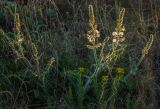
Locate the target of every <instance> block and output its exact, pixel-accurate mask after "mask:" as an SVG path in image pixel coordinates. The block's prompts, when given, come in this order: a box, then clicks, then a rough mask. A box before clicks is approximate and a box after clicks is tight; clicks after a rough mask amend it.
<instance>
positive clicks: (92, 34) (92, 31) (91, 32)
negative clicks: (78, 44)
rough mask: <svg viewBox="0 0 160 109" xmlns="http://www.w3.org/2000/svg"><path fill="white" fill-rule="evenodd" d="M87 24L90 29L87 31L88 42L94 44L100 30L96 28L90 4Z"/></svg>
mask: <svg viewBox="0 0 160 109" xmlns="http://www.w3.org/2000/svg"><path fill="white" fill-rule="evenodd" d="M89 26H90V30H89V31H88V32H87V38H88V41H89V42H90V43H92V44H94V43H95V39H96V38H98V37H100V32H99V31H98V30H97V24H96V22H95V17H94V12H93V6H92V5H89Z"/></svg>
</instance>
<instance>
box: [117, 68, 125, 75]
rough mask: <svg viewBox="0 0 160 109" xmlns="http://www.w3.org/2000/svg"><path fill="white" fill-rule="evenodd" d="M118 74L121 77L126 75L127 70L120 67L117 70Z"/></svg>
mask: <svg viewBox="0 0 160 109" xmlns="http://www.w3.org/2000/svg"><path fill="white" fill-rule="evenodd" d="M116 73H117V74H120V75H123V74H124V73H125V69H124V68H122V67H118V68H116Z"/></svg>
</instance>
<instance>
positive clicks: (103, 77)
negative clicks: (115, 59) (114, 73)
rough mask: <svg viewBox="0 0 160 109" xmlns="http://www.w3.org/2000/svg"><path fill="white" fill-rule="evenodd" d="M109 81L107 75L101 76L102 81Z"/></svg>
mask: <svg viewBox="0 0 160 109" xmlns="http://www.w3.org/2000/svg"><path fill="white" fill-rule="evenodd" d="M108 79H109V76H108V75H103V76H102V77H101V80H102V81H107V80H108Z"/></svg>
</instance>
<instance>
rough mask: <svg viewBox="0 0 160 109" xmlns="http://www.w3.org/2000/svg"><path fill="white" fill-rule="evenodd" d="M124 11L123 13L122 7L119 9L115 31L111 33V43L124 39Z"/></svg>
mask: <svg viewBox="0 0 160 109" xmlns="http://www.w3.org/2000/svg"><path fill="white" fill-rule="evenodd" d="M124 13H125V9H124V8H123V9H122V10H121V11H120V14H119V17H118V20H117V25H116V28H115V31H114V32H113V33H112V36H113V40H112V41H113V43H119V42H124V41H125V37H124V32H125V27H124V25H123V16H124Z"/></svg>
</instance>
